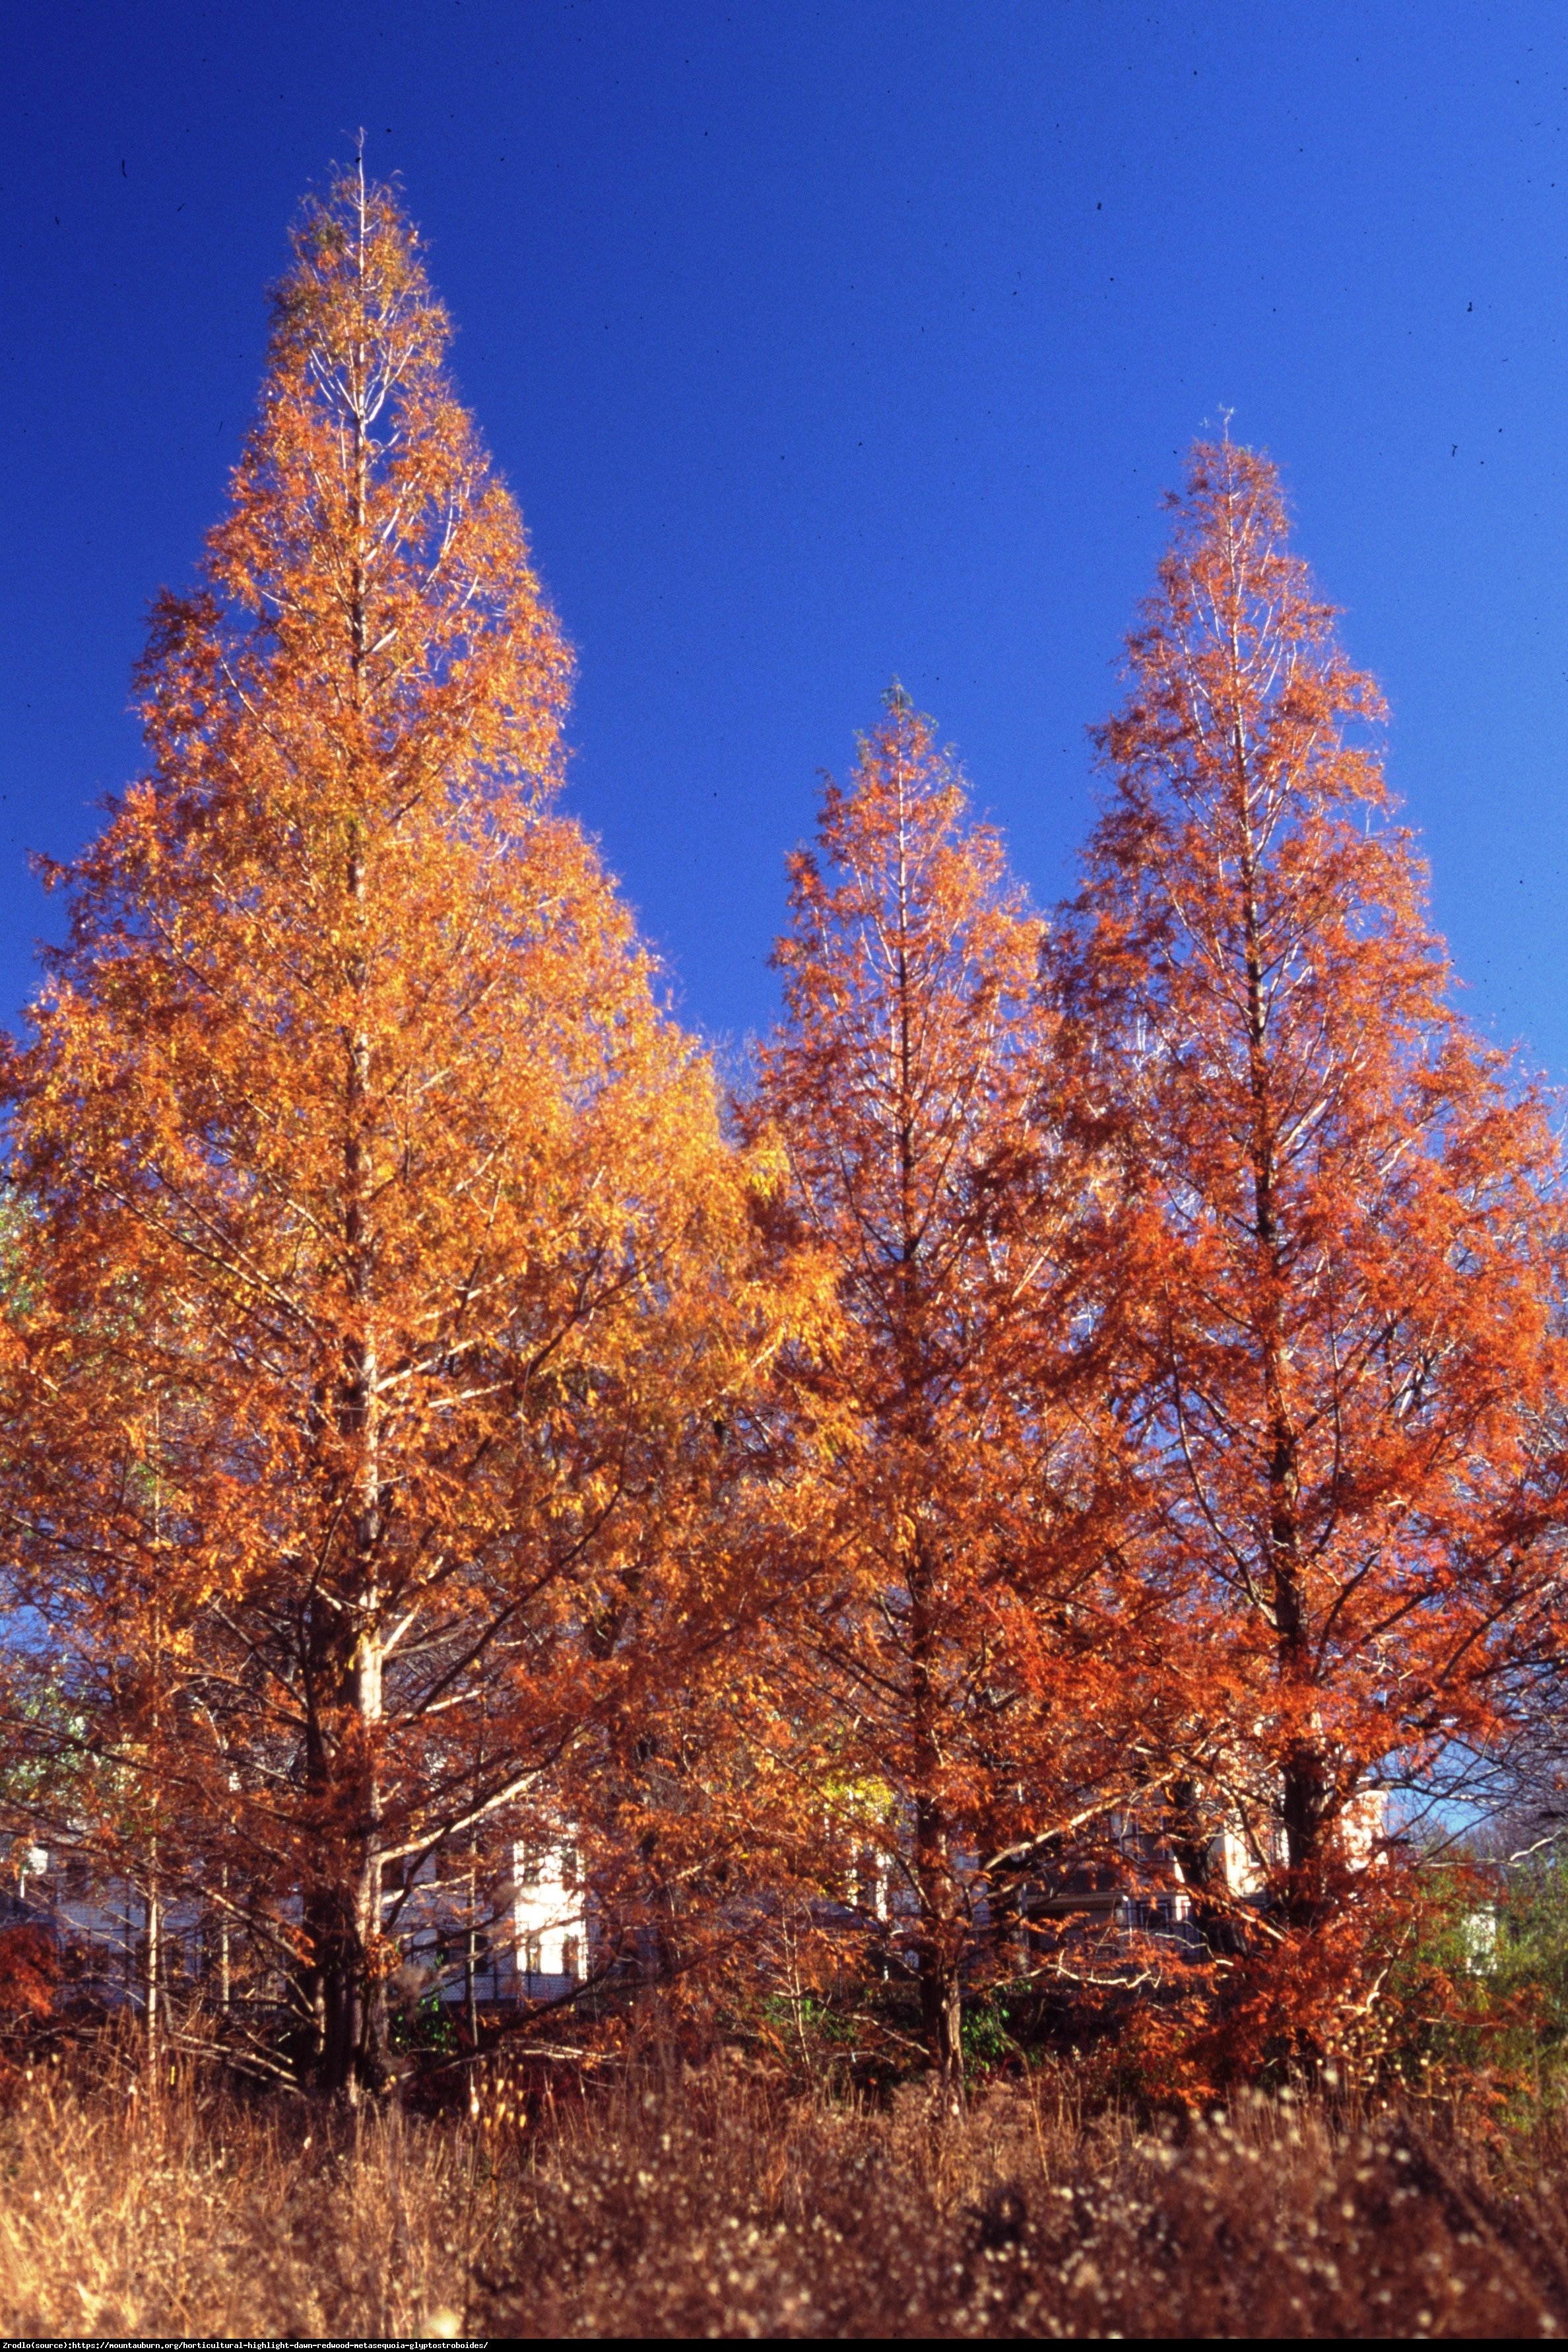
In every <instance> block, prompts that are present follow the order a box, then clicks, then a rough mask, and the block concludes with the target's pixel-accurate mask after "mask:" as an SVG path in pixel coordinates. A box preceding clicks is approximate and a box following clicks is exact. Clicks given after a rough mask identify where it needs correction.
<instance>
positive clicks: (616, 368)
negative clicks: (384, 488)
mask: <svg viewBox="0 0 1568 2352" xmlns="http://www.w3.org/2000/svg"><path fill="white" fill-rule="evenodd" d="M7 52H8V55H7V70H6V76H5V86H4V88H3V89H0V205H3V214H0V218H3V224H4V227H3V244H0V250H3V253H4V268H5V284H4V301H3V308H0V320H3V333H4V363H3V365H0V448H3V450H4V453H5V469H6V474H7V478H8V479H7V494H6V499H5V511H6V514H7V517H8V520H9V530H8V531H7V535H6V539H7V544H6V562H5V566H4V569H3V572H0V599H3V600H4V613H3V615H0V697H3V706H4V716H5V724H4V728H3V730H0V1018H6V1017H9V1016H10V1015H11V1013H13V1011H14V1009H15V1008H16V1007H17V1006H19V1005H20V1004H21V1003H23V1001H24V1000H25V998H26V994H27V992H28V991H29V989H30V987H31V984H32V982H31V969H32V967H31V950H32V942H33V940H34V939H35V938H36V936H37V934H38V933H39V932H40V931H42V930H43V929H46V927H47V925H48V924H49V923H50V922H51V920H53V919H54V913H53V910H52V909H51V908H48V907H47V906H46V905H45V902H44V901H43V899H42V898H41V896H40V894H39V893H38V891H37V887H36V885H35V884H34V883H33V882H32V881H31V880H30V878H29V877H28V876H27V873H26V866H25V862H24V861H25V853H26V851H27V850H28V849H43V850H46V851H49V852H51V853H53V854H56V855H62V854H66V853H68V852H69V851H70V850H71V849H73V848H74V847H75V846H76V845H78V843H79V842H80V841H82V840H83V839H84V838H85V837H86V836H87V835H88V834H89V832H90V831H91V830H92V829H93V828H94V825H95V824H96V822H97V820H96V816H95V814H94V803H95V802H96V799H97V796H98V795H99V793H101V792H103V791H105V790H110V789H113V788H114V787H116V786H117V785H119V784H120V783H121V782H124V781H125V779H126V778H128V777H129V776H130V775H131V774H132V773H134V772H135V769H136V764H137V748H138V747H137V741H136V735H135V730H134V728H133V725H132V723H131V720H130V719H129V718H128V717H127V715H126V698H127V691H128V676H129V670H130V666H131V660H132V658H133V656H134V655H135V653H136V650H137V648H138V646H139V643H140V639H141V630H142V625H143V615H144V612H145V607H146V604H147V600H148V598H149V597H150V595H151V594H152V592H153V590H154V589H155V588H156V587H157V586H158V585H159V584H160V583H162V582H165V581H169V582H173V583H179V582H181V581H183V580H184V579H185V578H186V577H187V576H188V574H189V571H190V567H191V564H192V562H193V558H194V555H195V553H196V551H197V548H198V545H199V542H200V539H201V535H202V533H203V531H204V529H205V528H206V527H207V525H208V524H209V523H210V522H211V521H212V520H214V518H215V517H216V515H217V513H218V511H219V509H220V506H221V503H222V499H223V496H224V485H225V475H226V471H227V468H228V467H229V466H230V465H231V464H232V463H233V460H234V457H235V453H236V450H237V447H238V444H239V439H240V436H241V434H242V432H243V430H244V428H245V425H246V421H247V419H248V417H249V415H250V413H251V410H252V405H253V402H254V398H255V393H256V383H257V379H258V373H259V368H260V362H261V348H262V332H263V324H264V317H265V311H264V302H263V289H264V288H265V286H266V285H267V282H268V281H269V280H270V279H271V278H274V277H276V276H277V273H278V271H279V270H280V268H282V266H283V262H284V257H285V229H286V226H287V222H288V220H289V218H290V217H291V215H292V214H293V212H294V210H295V207H296V205H297V203H298V198H299V197H300V195H301V194H302V193H303V192H304V190H305V189H306V188H307V187H308V186H309V185H310V184H312V183H319V181H320V180H321V179H322V178H323V177H324V175H325V173H326V171H327V168H328V165H329V162H330V160H331V159H332V158H333V157H334V156H343V155H346V154H347V153H348V152H350V148H351V144H352V135H353V131H354V130H355V128H356V126H358V125H359V124H361V123H363V125H364V126H365V128H366V131H367V133H368V146H369V152H370V157H371V163H372V165H373V166H374V167H375V168H376V169H377V170H378V171H382V172H385V173H392V172H395V173H397V174H399V175H400V176H401V180H402V186H403V190H404V194H405V198H406V201H407V204H408V206H409V208H410V210H411V212H412V213H413V216H414V217H415V219H417V220H418V221H419V222H420V224H421V225H422V226H423V229H424V231H425V233H426V235H427V236H428V237H429V239H430V242H431V246H432V266H433V269H434V276H435V278H436V281H437V283H438V285H439V287H440V289H441V290H442V292H443V294H444V297H445V299H446V300H447V302H448V303H449V305H450V307H451V309H452V310H453V311H454V313H455V318H456V320H457V322H458V325H459V328H460V336H459V341H458V343H457V346H456V350H455V373H456V375H457V379H458V382H459V384H460V387H461V389H462V391H463V394H464V395H465V398H466V399H467V400H468V402H469V403H470V404H471V405H472V406H473V408H474V409H475V411H476V414H477V415H478V418H479V421H480V424H481V425H482V428H483V430H484V432H485V434H486V437H487V439H488V441H489V444H490V446H491V447H492V449H493V450H494V452H495V454H496V457H497V460H498V462H499V464H500V465H501V467H502V468H503V469H504V471H505V473H506V475H507V478H508V479H509V481H510V482H511V484H512V487H513V488H514V489H515V490H516V492H517V496H518V499H519V500H520V502H521V504H522V507H523V509H524V512H525V514H526V516H527V518H528V523H529V526H530V529H531V530H532V533H533V537H534V543H535V550H536V554H537V557H538V564H539V568H540V570H541V572H542V573H543V576H544V578H545V580H546V582H547V583H548V585H549V590H550V592H551V593H552V595H553V597H554V599H555V601H556V603H557V604H558V606H559V611H560V613H561V615H562V618H563V620H564V623H565V625H566V627H567V629H568V631H569V633H570V635H571V637H572V639H573V641H574V643H575V644H576V646H577V647H578V649H579V653H580V663H581V683H580V698H579V702H578V707H577V711H576V714H575V718H574V721H573V730H572V739H573V743H574V746H575V757H574V761H573V770H572V785H571V797H572V803H573V805H574V806H575V808H576V809H577V810H578V812H579V813H580V815H581V816H582V817H583V818H584V820H585V821H586V822H587V824H589V825H590V826H591V828H592V830H593V831H594V832H596V833H597V834H598V835H600V837H601V840H602V842H603V845H604V848H605V853H606V856H607V857H608V859H609V861H610V863H611V865H612V867H613V868H614V870H615V871H616V872H617V873H618V874H619V875H620V877H622V882H623V884H624V887H625V888H626V890H627V892H628V893H629V895H630V897H631V898H632V901H633V903H634V904H635V906H636V907H637V908H638V911H639V913H640V916H641V918H642V920H643V924H644V927H645V929H646V930H647V931H648V933H649V935H650V936H651V937H652V938H653V940H654V941H655V942H656V943H657V944H658V946H659V947H660V948H661V950H663V952H664V955H665V957H666V958H667V960H668V962H669V966H670V969H671V972H672V977H673V980H674V985H675V989H676V994H677V1001H678V1003H679V1005H680V1008H681V1010H682V1012H683V1013H684V1014H685V1018H686V1019H687V1020H689V1021H691V1022H693V1023H695V1024H699V1025H700V1026H702V1027H703V1028H704V1029H705V1030H706V1031H707V1032H708V1033H709V1034H713V1035H716V1036H718V1037H721V1038H722V1037H730V1038H739V1037H741V1036H743V1035H744V1034H745V1033H746V1032H747V1030H748V1029H751V1028H753V1027H757V1026H760V1025H762V1024H765V1023H766V1022H767V1020H768V1017H769V1015H770V1012H771V1009H772V1005H773V1003H774V983H773V980H772V976H771V975H770V973H769V972H768V969H767V962H766V959H767V954H768V946H769V943H770V940H771V939H772V937H773V935H774V934H775V932H776V931H777V930H778V929H779V924H780V921H781V918H782V859H783V856H784V854H785V852H786V851H787V850H788V848H789V846H790V845H792V844H793V843H794V842H795V841H797V840H798V839H800V837H801V836H802V835H803V834H805V833H806V832H807V831H808V830H809V828H810V822H811V813H812V807H813V803H814V797H815V791H816V781H815V780H816V774H817V772H818V771H819V770H820V769H821V768H824V767H829V768H833V769H836V770H840V771H841V770H842V769H843V768H844V767H846V766H847V765H848V763H849V761H850V759H851V758H852V747H853V736H854V731H855V730H856V729H857V728H858V727H861V726H863V725H865V724H867V723H869V722H870V720H871V719H873V717H874V715H875V712H876V709H877V698H878V696H879V694H880V692H881V690H882V688H883V687H884V686H885V684H886V683H887V681H888V679H889V677H891V676H892V675H893V674H894V672H896V673H897V674H898V675H899V676H900V677H902V678H903V679H904V683H905V684H906V685H907V687H908V688H910V690H911V692H912V693H913V694H914V696H915V698H916V700H917V701H918V702H919V703H921V704H922V705H923V706H924V707H925V708H926V709H930V710H932V711H934V712H935V713H936V716H937V718H938V719H939V720H940V722H941V725H942V728H943V731H944V733H945V734H946V736H947V737H949V738H950V739H951V740H953V741H954V742H955V743H956V745H957V746H958V747H959V749H960V751H962V753H963V755H964V758H965V761H966V763H967V767H968V770H969V773H970V775H971V778H972V780H973V783H974V787H975V791H976V795H977V800H978V801H979V803H981V804H982V806H984V807H985V808H987V809H988V811H989V812H990V813H991V814H994V815H995V816H996V817H997V818H998V820H999V821H1000V822H1001V823H1002V824H1003V825H1004V826H1005V827H1006V829H1007V831H1008V834H1009V838H1010V841H1011V844H1012V848H1013V854H1014V857H1015V861H1016V863H1017V865H1018V867H1019V871H1020V872H1021V873H1022V874H1023V876H1024V877H1026V878H1027V880H1028V881H1029V882H1030V886H1031V887H1032V888H1033V889H1034V891H1035V892H1036V894H1037V895H1038V896H1039V897H1040V898H1041V899H1044V900H1047V901H1049V900H1051V899H1052V898H1055V897H1057V896H1058V895H1060V894H1061V892H1063V891H1064V890H1066V889H1067V888H1069V887H1071V880H1072V875H1073V860H1074V852H1075V849H1076V846H1077V845H1078V844H1079V843H1080V842H1081V841H1082V837H1083V835H1084V833H1085V831H1086V829H1087V826H1088V824H1089V822H1090V818H1091V813H1092V791H1093V786H1092V776H1091V772H1090V764H1089V757H1088V751H1087V746H1086V743H1085V738H1084V730H1085V727H1086V726H1087V725H1088V724H1089V723H1090V722H1092V720H1094V719H1097V718H1099V717H1100V716H1102V715H1103V713H1104V711H1105V710H1106V709H1107V708H1108V707H1109V706H1110V705H1111V703H1112V701H1113V698H1114V696H1115V692H1116V676H1115V673H1116V661H1117V652H1118V645H1119V640H1120V637H1121V635H1122V633H1123V632H1124V629H1125V628H1126V626H1127V625H1128V623H1129V621H1130V619H1131V617H1132V614H1133V610H1134V604H1135V602H1136V599H1137V598H1138V597H1139V595H1141V594H1142V593H1144V592H1145V589H1146V587H1147V585H1148V583H1149V580H1150V575H1151V572H1152V567H1153V564H1154V562H1155V556H1156V554H1157V551H1158V548H1159V545H1160V540H1161V522H1160V516H1159V512H1158V499H1159V493H1160V490H1161V488H1163V487H1164V486H1165V485H1166V484H1167V483H1169V482H1171V481H1172V480H1173V479H1175V478H1176V475H1177V471H1178V453H1179V452H1180V451H1181V449H1182V448H1183V447H1184V446H1185V445H1186V442H1187V441H1189V440H1190V439H1191V437H1192V436H1194V435H1195V434H1196V433H1197V432H1198V431H1200V430H1201V429H1202V428H1203V427H1204V426H1205V425H1206V424H1212V423H1213V422H1214V421H1215V420H1217V419H1218V416H1219V415H1220V413H1221V411H1222V409H1225V408H1229V409H1231V410H1233V411H1234V425H1233V430H1234V432H1235V433H1236V435H1237V436H1238V437H1239V438H1242V439H1246V440H1249V441H1252V442H1256V443H1260V444H1262V445H1263V446H1267V447H1268V448H1270V450H1271V451H1272V452H1273V453H1274V455H1275V456H1276V457H1278V458H1279V459H1280V460H1281V464H1282V466H1283V467H1284V471H1285V475H1286V478H1287V481H1288V484H1289V486H1290V489H1291V496H1292V499H1293V501H1294V504H1295V507H1296V510H1297V513H1298V516H1299V521H1300V541H1301V547H1302V550H1303V551H1304V552H1305V553H1306V554H1307V555H1308V557H1309V558H1310V560H1311V561H1312V563H1313V565H1314V566H1315V568H1316V570H1317V572H1318V573H1319V576H1320V578H1321V580H1322V583H1323V585H1324V587H1325V589H1326V591H1327V592H1328V593H1329V594H1330V595H1331V596H1332V597H1333V599H1334V601H1335V602H1336V603H1338V604H1341V605H1342V606H1343V608H1344V612H1345V619H1344V633H1345V635H1346V639H1347V642H1348V644H1349V646H1350V649H1351V651H1352V653H1353V655H1354V656H1355V657H1356V658H1357V660H1359V661H1360V662H1362V663H1364V664H1365V665H1366V666H1367V667H1371V668H1372V669H1374V670H1375V671H1376V672H1377V674H1378V675H1379V676H1380V677H1381V679H1382V681H1383V683H1384V686H1385V689H1386V691H1387V693H1388V696H1389V698H1390V701H1391V704H1392V707H1393V725H1392V730H1391V734H1390V739H1389V751H1390V764H1391V772H1392V775H1393V778H1394V782H1395V783H1396V788H1397V789H1398V790H1399V792H1400V793H1402V794H1403V796H1404V798H1405V802H1406V812H1407V814H1408V816H1409V818H1410V819H1411V821H1412V822H1413V823H1414V824H1416V826H1417V827H1418V829H1419V830H1420V832H1421V834H1422V835H1423V837H1424V840H1425V844H1426V847H1427V854H1428V856H1429V857H1430V859H1431V862H1432V866H1433V871H1434V898H1435V907H1436V912H1437V919H1438V921H1439V923H1440V924H1441V926H1442V927H1443V929H1445V930H1446V931H1447V932H1448V936H1449V939H1450V940H1451V942H1452V945H1453V949H1454V952H1455V957H1456V961H1457V964H1458V970H1459V972H1460V973H1461V975H1462V976H1463V978H1464V979H1465V980H1466V981H1467V982H1469V991H1468V998H1467V1002H1468V1004H1469V1010H1470V1012H1471V1013H1472V1014H1473V1016H1474V1017H1475V1018H1476V1019H1477V1020H1478V1021H1479V1022H1480V1023H1481V1024H1482V1025H1483V1026H1485V1027H1486V1028H1487V1029H1488V1030H1489V1031H1490V1032H1491V1033H1492V1034H1495V1035H1497V1036H1499V1037H1500V1039H1502V1040H1503V1041H1505V1042H1513V1041H1515V1040H1519V1041H1521V1042H1522V1043H1523V1045H1524V1046H1525V1049H1526V1054H1527V1055H1528V1057H1529V1058H1530V1059H1531V1061H1532V1062H1533V1063H1535V1064H1537V1065H1539V1066H1542V1067H1544V1068H1545V1069H1546V1070H1547V1071H1548V1073H1549V1074H1550V1075H1551V1076H1552V1077H1553V1078H1555V1079H1559V1080H1562V1079H1568V982H1565V981H1564V979H1563V973H1562V969H1561V967H1562V963H1563V917H1562V912H1561V907H1562V892H1563V876H1564V866H1565V863H1568V790H1565V782H1568V757H1565V755H1568V580H1565V565H1564V557H1563V536H1564V533H1563V522H1564V446H1565V444H1564V430H1563V426H1564V413H1563V412H1564V388H1563V359H1564V346H1565V338H1564V328H1565V324H1568V308H1565V306H1568V12H1564V11H1563V9H1562V8H1561V7H1560V6H1551V5H1519V6H1500V7H1487V6H1483V5H1476V0H1466V5H1442V0H1428V5H1422V6H1416V7H1406V6H1404V5H1376V6H1369V7H1354V6H1349V5H1333V0H1315V5H1296V0H1277V5H1273V6H1270V7H1269V8H1267V9H1263V8H1259V7H1257V6H1255V5H1253V6H1233V5H1224V0H1212V5H1184V6H1177V7H1166V8H1154V9H1151V8H1147V7H1136V6H1130V5H1122V0H1023V5H1018V0H964V5H958V0H942V5H936V0H903V5H883V0H838V5H831V6H824V7H821V8H819V7H814V6H810V5H802V0H794V5H778V4H777V0H746V5H735V6H725V5H718V0H704V5H691V0H575V5H574V0H510V5H495V4H494V0H423V5H408V0H383V5H378V6H376V7H369V6H365V5H360V0H341V4H340V5H337V6H335V7H333V8H331V9H324V8H321V7H320V6H319V5H313V6H303V5H294V0H262V5H256V0H250V5H245V6H239V5H229V0H220V5H208V6H198V5H186V0H180V5H159V0H138V5H136V6H135V7H134V8H126V7H125V6H123V5H118V6H115V7H112V8H111V7H110V6H108V5H82V6H72V5H68V0H56V5H53V6H52V7H50V8H47V9H45V8H33V9H30V10H27V11H25V12H18V13H17V14H16V16H14V17H13V18H12V19H11V20H10V23H9V26H8V37H7Z"/></svg>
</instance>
